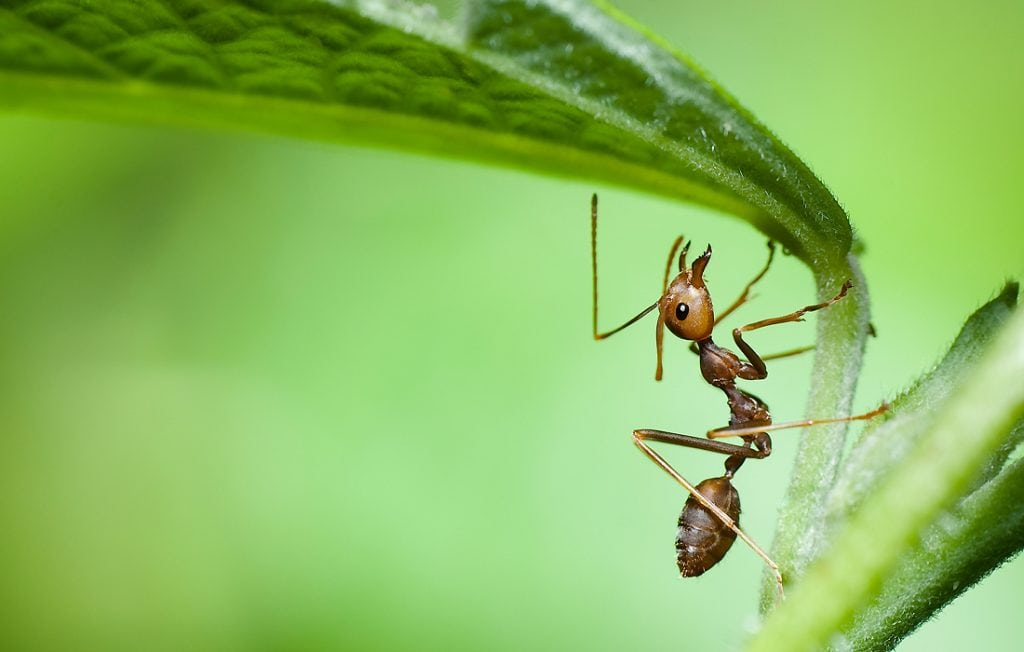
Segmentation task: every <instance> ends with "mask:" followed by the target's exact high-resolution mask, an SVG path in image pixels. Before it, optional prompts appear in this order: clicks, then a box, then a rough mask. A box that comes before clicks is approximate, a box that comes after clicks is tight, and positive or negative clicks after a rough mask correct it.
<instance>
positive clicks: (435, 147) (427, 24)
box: [0, 0, 851, 269]
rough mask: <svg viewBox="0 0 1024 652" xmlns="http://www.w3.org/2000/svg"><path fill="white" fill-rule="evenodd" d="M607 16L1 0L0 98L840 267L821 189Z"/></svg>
mask: <svg viewBox="0 0 1024 652" xmlns="http://www.w3.org/2000/svg"><path fill="white" fill-rule="evenodd" d="M606 10H608V11H611V10H610V9H608V8H606ZM613 13H614V12H613ZM623 20H624V19H623V17H622V16H619V15H617V14H615V15H610V14H608V13H605V12H602V11H601V10H599V9H597V8H595V7H593V6H591V5H588V4H585V3H583V2H577V1H561V2H559V1H555V0H552V1H550V2H523V1H521V0H516V1H510V2H504V1H500V0H499V1H493V2H492V1H486V0H485V1H482V2H477V3H473V4H470V5H469V9H468V18H467V20H466V21H465V29H464V30H463V31H460V30H458V29H456V28H455V27H454V26H452V25H450V24H447V23H444V22H442V21H439V20H438V19H436V17H434V16H433V15H432V13H431V10H430V8H429V7H425V6H417V5H412V4H386V3H382V2H372V1H368V2H363V3H347V4H345V3H342V4H329V3H327V2H317V1H315V0H285V1H282V2H270V1H249V2H240V1H234V2H223V1H220V0H140V1H138V2H131V3H117V2H111V3H92V2H86V1H84V0H4V2H3V3H2V6H0V106H4V107H6V108H8V109H15V110H21V111H25V110H33V111H46V112H51V113H57V114H62V115H72V116H75V117H81V116H88V117H94V118H103V119H113V120H125V119H128V120H134V121H145V122H154V123H167V124H185V125H196V126H204V127H219V128H223V127H232V128H246V129H258V130H265V131H271V132H277V133H284V134H288V135H294V136H301V137H306V138H316V139H322V140H332V141H354V142H371V143H380V144H384V145H389V146H401V147H409V148H413V149H422V150H428V151H432V152H437V153H441V154H450V155H457V156H471V157H474V158H483V159H490V160H495V161H497V162H500V163H504V164H511V165H516V166H522V167H529V168H533V169H537V170H541V171H546V172H555V173H559V174H565V175H572V176H586V177H590V178H596V179H601V180H604V181H608V182H613V183H617V184H623V185H629V186H633V187H637V188H640V189H644V190H647V191H653V192H657V193H661V194H665V195H670V196H674V197H682V198H685V199H688V200H692V201H696V202H699V203H703V204H706V205H708V206H711V207H714V208H717V209H720V210H724V211H727V212H730V213H734V214H737V215H740V216H742V217H744V218H745V219H748V220H750V221H752V222H753V223H754V224H756V225H757V226H758V227H759V228H761V229H762V230H763V231H765V232H766V233H769V234H770V235H772V237H774V238H776V239H778V240H779V241H781V242H782V243H783V244H784V245H785V246H787V247H789V248H790V249H791V250H793V251H794V252H795V253H797V254H798V255H800V256H801V257H803V258H804V259H805V260H807V261H808V262H809V263H811V264H812V266H814V267H815V268H816V269H820V268H821V267H822V266H823V265H825V264H826V262H828V261H836V260H839V261H842V259H843V258H844V257H845V255H846V253H847V252H848V250H849V248H850V242H851V236H850V228H849V224H848V223H847V220H846V216H845V215H844V213H843V211H842V209H841V208H840V207H839V205H838V204H837V203H836V201H835V200H834V199H833V198H832V196H831V194H829V192H828V190H827V189H825V188H824V186H823V185H822V184H821V183H820V182H819V181H818V180H817V179H816V178H815V177H814V175H813V174H812V173H811V172H810V171H809V170H808V169H807V167H806V166H805V165H803V163H802V162H800V160H799V159H797V157H796V156H795V155H793V153H792V152H790V151H789V150H788V149H787V148H785V146H783V145H782V144H781V143H779V142H778V140H777V139H776V138H775V137H774V136H772V135H771V134H770V133H769V132H768V131H767V130H766V129H764V128H763V127H762V126H761V125H760V124H758V123H757V122H756V121H755V120H754V119H753V118H752V117H751V116H750V115H749V114H748V113H747V112H745V111H744V110H743V109H741V108H740V107H739V106H738V105H737V104H736V103H735V102H734V101H733V100H732V99H731V98H729V97H728V96H727V95H725V93H724V92H722V91H721V89H719V88H717V87H716V86H715V85H714V84H713V83H711V82H710V81H708V80H707V79H706V78H705V77H704V76H703V75H702V74H701V73H700V72H699V71H698V70H696V68H694V67H693V66H692V65H690V64H689V62H687V61H686V60H685V59H683V58H682V57H681V56H679V55H677V54H675V53H673V52H671V51H670V50H668V49H666V48H665V47H664V44H659V43H656V42H652V41H650V40H647V39H645V38H644V37H643V35H641V34H638V33H636V32H634V31H633V30H632V29H631V27H630V26H628V25H626V24H624V23H623Z"/></svg>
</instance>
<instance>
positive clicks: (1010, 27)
mask: <svg viewBox="0 0 1024 652" xmlns="http://www.w3.org/2000/svg"><path fill="white" fill-rule="evenodd" d="M619 4H620V6H621V7H622V8H623V9H624V10H625V11H626V12H627V13H629V14H631V15H633V16H634V17H635V18H637V19H638V20H640V21H641V22H642V23H645V24H647V25H650V26H653V27H654V29H655V31H656V32H658V33H659V34H661V35H662V36H664V37H665V38H666V39H667V40H668V41H670V42H672V43H675V44H677V45H678V46H679V47H680V48H681V49H683V50H684V51H686V52H688V53H689V54H691V55H692V56H693V57H694V58H695V59H696V61H698V62H699V63H700V64H702V65H703V66H704V67H705V68H706V69H707V70H708V71H709V73H710V74H711V75H712V76H713V77H715V78H716V79H717V80H719V81H720V82H721V83H722V84H723V85H724V86H725V87H726V88H728V89H729V90H730V91H731V92H732V93H734V94H735V95H736V96H737V97H738V98H739V99H740V101H741V102H743V103H744V104H745V105H746V106H747V107H749V108H750V109H751V110H752V111H753V113H754V114H755V115H757V116H758V117H759V118H760V119H761V120H763V121H764V122H765V123H766V124H767V125H769V126H770V127H771V128H772V129H773V130H775V131H776V133H778V134H779V135H780V136H781V137H782V139H783V140H784V141H786V142H787V143H788V144H790V145H791V146H792V147H793V148H794V149H795V150H796V152H797V153H798V154H800V155H801V156H802V157H803V158H804V159H805V160H806V161H807V162H808V163H809V164H810V165H811V167H812V168H813V169H814V170H815V171H816V172H817V173H818V174H819V176H821V177H822V178H823V179H824V180H825V181H826V183H827V184H828V185H829V186H830V187H831V188H832V189H833V191H834V192H835V193H836V195H837V196H838V197H839V199H840V201H842V202H843V204H844V206H845V207H846V208H847V209H848V210H849V213H850V215H851V218H852V221H853V223H854V225H855V226H856V228H857V229H858V233H859V235H860V237H861V238H862V239H863V241H864V242H865V244H866V245H867V249H866V253H865V255H864V257H863V265H864V269H865V271H866V274H867V277H868V281H869V283H870V287H871V291H872V296H873V299H874V302H873V306H874V313H873V321H874V323H875V325H876V326H877V329H878V333H879V337H878V338H877V339H875V340H872V341H871V342H870V344H869V351H868V357H867V360H866V367H865V372H864V375H863V377H862V381H861V385H860V394H859V397H858V401H857V405H856V407H857V408H858V409H862V408H863V409H866V408H870V407H872V406H874V405H875V404H877V402H878V400H879V399H881V398H883V397H888V396H892V394H893V393H894V392H896V391H897V390H898V389H900V388H901V387H902V386H904V385H905V384H906V383H907V382H909V381H910V380H911V379H913V378H914V377H915V376H916V375H917V374H918V373H919V372H921V371H922V370H924V369H925V368H927V367H928V366H929V365H930V364H931V363H932V362H934V361H935V360H936V359H937V358H938V356H939V355H940V354H941V353H942V352H943V350H944V347H945V345H946V343H947V342H948V341H949V340H950V339H951V338H952V337H953V336H954V335H955V333H956V331H957V329H958V327H959V325H960V323H962V321H963V319H964V318H965V317H966V315H968V314H969V313H970V312H971V311H972V310H973V309H974V308H975V307H977V306H978V305H979V304H980V303H981V302H983V301H984V300H986V299H987V298H989V297H990V296H992V294H993V293H994V292H995V291H996V290H998V289H999V288H1000V287H1001V285H1002V283H1003V282H1004V280H1006V279H1007V278H1009V277H1018V278H1019V277H1021V276H1024V256H1022V255H1021V239H1022V236H1024V222H1022V219H1021V218H1022V214H1024V212H1022V208H1024V207H1022V203H1024V200H1022V193H1021V187H1022V185H1021V176H1022V174H1024V154H1022V151H1024V124H1022V122H1021V116H1022V115H1024V90H1022V88H1021V80H1022V79H1024V50H1022V49H1021V47H1020V38H1021V34H1024V5H1021V3H1019V2H1004V3H998V2H992V3H987V4H985V5H982V6H977V7H967V6H966V5H962V4H961V3H954V2H945V3H935V2H927V3H926V2H908V3H898V4H891V3H886V2H881V1H872V2H863V3H853V4H851V5H850V6H840V5H835V4H828V5H821V4H819V3H814V2H809V1H804V2H800V1H796V0H791V1H786V2H777V3H770V6H768V4H764V5H756V6H755V5H754V4H753V3H748V2H740V1H739V0H729V1H726V2H718V3H707V2H681V3H672V4H671V5H670V4H669V3H659V2H645V1H642V0H632V1H630V2H620V3H619ZM0 151H2V156H0V314H2V315H3V318H2V319H0V347H2V351H0V387H2V392H0V415H2V416H0V424H2V434H0V577H2V578H3V580H2V581H0V620H2V622H0V648H2V649H5V650H8V649H10V650H17V649H32V648H49V649H108V650H118V649H123V650H141V649H147V650H159V649H166V650H170V649H175V650H180V649H218V650H231V649H257V650H295V649H317V648H319V649H324V648H334V649H341V648H351V649H417V650H454V649H467V650H478V649H487V650H499V649H507V650H522V649H592V650H623V649H638V650H639V649H643V650H661V649H666V650H667V649H680V648H682V649H687V650H729V649H735V648H736V647H737V646H738V645H739V644H740V642H741V641H742V640H743V639H744V637H745V636H747V635H748V633H749V631H750V630H751V628H752V627H753V626H754V625H755V624H756V602H757V598H756V594H757V588H758V582H759V578H760V573H761V570H762V566H761V563H760V561H759V560H758V559H757V558H756V557H754V555H752V554H751V553H750V552H749V551H748V550H746V549H743V547H742V546H739V545H738V546H737V547H736V549H735V551H734V552H733V553H732V554H731V555H730V556H729V557H728V558H727V560H726V561H725V562H724V563H723V564H721V566H720V567H717V568H716V569H714V571H712V572H710V573H709V574H707V575H705V576H704V577H702V578H699V579H695V580H682V579H680V578H678V577H677V576H676V572H675V568H674V556H673V554H674V553H673V548H672V541H673V537H674V532H675V519H676V517H677V514H678V510H679V508H680V506H681V504H682V502H683V500H684V496H683V495H682V494H681V492H680V491H679V489H678V488H677V487H675V486H674V485H673V483H672V482H671V481H670V480H669V479H668V478H667V477H665V476H664V475H663V474H661V473H660V472H658V471H657V470H656V469H655V468H654V467H653V466H652V465H651V464H650V463H649V462H647V461H646V460H645V459H644V458H643V457H642V456H641V455H640V454H639V453H637V452H636V451H635V450H634V449H633V446H632V445H631V443H630V441H629V433H630V431H631V429H633V428H635V427H665V428H669V429H675V430H681V431H684V432H693V433H700V432H703V431H704V430H706V429H707V428H710V427H713V426H717V425H721V424H722V423H724V421H725V419H726V416H727V411H726V407H725V404H724V401H722V399H721V397H720V395H719V394H718V393H717V392H716V391H715V390H712V389H711V388H709V387H707V386H705V385H704V384H703V383H702V382H701V381H700V378H699V375H698V372H697V368H696V361H695V360H694V359H693V358H692V357H691V356H690V355H689V354H688V353H686V352H685V351H684V350H683V348H682V347H681V346H676V345H673V346H671V348H670V350H669V352H668V354H667V359H666V380H665V382H663V383H661V384H656V383H655V382H654V381H653V380H652V376H653V369H654V342H653V337H652V335H653V333H652V331H653V321H652V322H651V323H648V324H646V325H640V326H637V327H634V328H633V329H630V331H627V332H625V333H623V334H621V335H618V336H616V337H615V338H612V339H611V340H609V341H607V342H602V343H600V344H597V343H594V342H593V341H592V340H591V339H590V335H589V328H590V323H589V319H590V314H589V301H590V287H589V281H590V279H589V272H590V270H589V260H588V257H589V251H588V240H589V233H588V200H589V196H590V193H591V192H593V191H595V190H596V191H598V192H599V193H600V194H601V198H602V199H601V201H602V220H603V221H602V233H601V243H600V246H601V274H602V276H601V292H602V295H601V296H602V302H603V307H602V310H603V313H602V322H603V323H604V324H605V325H606V326H610V325H613V324H616V323H619V321H620V320H622V319H624V318H625V317H627V316H630V315H632V314H634V313H635V312H636V311H637V310H638V309H639V308H641V307H643V306H645V305H648V304H649V303H650V302H651V301H652V300H653V298H655V297H656V293H657V286H658V283H659V281H660V274H661V269H662V265H663V258H664V255H665V252H666V248H667V247H668V245H669V243H670V242H671V240H672V238H673V237H674V236H675V235H676V234H677V233H679V232H681V231H682V232H685V233H686V234H687V235H688V236H689V237H691V238H693V239H694V241H695V243H697V244H698V246H703V244H704V243H705V242H713V243H714V246H715V256H714V259H713V260H712V263H711V265H710V267H709V278H710V283H711V284H712V285H711V287H712V289H713V291H714V292H715V293H716V296H717V297H721V298H719V302H720V303H721V302H725V301H727V300H728V299H729V298H731V297H732V296H733V295H734V294H735V293H736V292H737V291H738V290H739V289H740V288H741V287H742V284H743V283H744V282H745V281H746V280H747V279H748V277H749V276H750V275H751V274H752V273H753V272H754V271H755V270H756V268H757V267H758V266H759V265H760V263H761V262H762V260H763V254H764V245H763V237H762V236H761V235H760V234H758V233H757V232H755V231H753V230H751V229H750V228H748V227H747V226H746V225H745V224H743V223H741V222H739V221H736V220H732V219H729V218H726V217H723V216H721V215H716V214H713V213H711V212H708V211H704V210H700V209H697V208H694V207H688V206H681V205H677V204H674V203H672V202H668V201H665V200H661V199H659V198H652V197H648V196H641V195H637V194H634V193H630V192H625V191H623V190H621V189H616V188H606V187H599V186H595V185H594V184H592V183H581V182H577V181H565V180H558V179H549V178H541V177H536V176H531V175H528V174H524V173H520V172H513V171H508V170H502V169H492V168H486V167H481V166H477V165H475V164H471V163H465V162H452V161H442V160H434V159H429V158H423V157H418V156H411V155H407V154H403V153H394V152H380V151H372V150H368V149H356V148H346V147H335V146H328V145H321V144H316V143H308V142H300V141H291V140H285V139H278V138H273V137H266V136H256V135H246V134H214V133H200V132H189V131H180V130H163V129H154V128H142V127H129V126H110V125H97V124H89V123H76V122H72V121H51V120H48V119H43V118H39V117H24V116H11V115H3V116H0ZM758 294H759V296H758V299H757V301H756V302H755V303H754V304H753V305H751V306H749V307H747V308H745V309H744V311H743V312H742V314H741V316H740V317H739V318H740V319H748V320H749V319H755V318H760V317H764V316H768V315H773V314H777V313H779V312H782V311H788V310H790V309H792V308H795V307H797V306H799V305H803V304H804V303H806V302H807V301H808V300H810V299H811V298H812V284H811V280H810V277H809V274H808V273H807V272H806V270H805V269H804V268H803V267H802V266H801V265H800V264H799V263H798V262H796V261H795V260H793V259H791V258H782V259H781V260H780V261H779V262H778V264H777V266H776V267H775V269H773V271H772V272H771V274H770V275H769V277H768V278H767V280H766V281H765V283H764V285H763V287H762V289H760V290H759V292H758ZM780 330H781V332H776V333H770V332H767V331H765V332H764V334H763V335H762V334H760V333H759V334H758V337H757V338H756V343H755V346H757V347H758V348H759V349H760V350H763V351H770V350H773V349H776V348H782V347H785V346H789V345H792V344H802V343H806V342H809V341H810V340H811V339H812V338H813V325H811V324H808V325H803V326H800V325H797V326H792V327H789V328H786V327H783V328H781V329H780ZM810 364H811V359H810V357H809V356H808V357H805V359H800V360H791V361H779V362H777V363H775V365H774V366H773V367H772V376H771V378H770V379H769V380H768V381H766V382H765V383H763V384H760V385H758V386H757V388H756V391H757V393H758V394H759V395H761V396H763V397H764V398H765V399H766V400H767V401H768V402H769V403H770V404H771V405H772V408H773V413H774V414H775V416H776V418H777V419H784V420H787V419H791V418H797V417H800V416H802V415H803V403H804V398H805V394H806V389H807V376H808V371H809V368H810ZM820 416H828V415H820ZM794 441H795V437H794V438H793V439H790V438H789V437H788V436H787V435H780V436H779V437H777V438H776V450H777V454H776V455H774V456H773V457H772V458H771V460H770V461H768V462H765V463H762V464H748V465H747V466H746V467H745V468H744V471H743V473H742V474H741V475H740V476H739V479H738V483H737V484H738V487H739V489H740V491H741V493H742V495H743V501H744V509H745V514H744V523H745V525H746V527H747V529H748V531H749V532H751V533H752V534H753V536H754V537H755V538H757V539H759V540H761V541H764V542H769V541H770V539H771V536H772V534H773V529H774V518H775V508H776V505H777V504H778V502H779V500H780V499H781V497H782V495H783V492H784V490H785V485H786V482H787V478H788V470H789V466H790V464H791V461H792V453H793V443H794ZM670 454H671V459H673V460H674V461H676V462H678V464H679V465H680V467H681V468H682V469H683V470H684V471H685V472H687V473H688V475H689V476H690V477H691V478H692V479H695V480H699V479H701V478H702V477H706V476H709V475H711V474H715V473H717V472H718V470H719V469H720V468H721V459H719V458H717V456H713V455H704V454H701V453H697V452H693V451H683V452H677V451H670ZM1022 586H1024V563H1022V562H1021V561H1019V560H1018V561H1017V562H1015V563H1012V564H1009V565H1007V566H1006V567H1004V568H1002V569H1000V570H999V571H998V572H997V573H996V574H995V575H993V576H992V577H991V578H989V579H988V580H986V581H985V582H984V583H983V584H982V585H981V586H980V587H978V588H976V589H974V590H972V591H971V592H970V593H969V594H967V595H966V596H965V597H964V598H962V599H961V600H959V601H958V602H957V603H956V604H954V605H953V606H951V607H950V608H948V609H947V610H945V611H944V612H943V613H942V614H941V616H940V617H939V618H938V619H937V620H935V621H933V622H931V623H929V624H927V625H926V626H925V627H923V628H922V629H921V630H920V631H919V632H918V633H917V634H915V635H914V636H913V637H912V638H911V639H910V640H908V642H906V643H905V644H904V646H903V647H902V648H901V649H904V650H935V649H959V648H961V647H968V646H970V647H972V648H975V649H986V650H1002V649H1013V648H1014V647H1015V646H1014V645H1013V644H1012V642H1011V639H1010V636H1011V632H1012V628H1013V626H1014V623H1015V622H1016V620H1015V619H1016V618H1018V614H1019V612H1020V610H1021V608H1024V591H1022V588H1021V587H1022Z"/></svg>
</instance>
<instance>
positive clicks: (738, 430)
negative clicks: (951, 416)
mask: <svg viewBox="0 0 1024 652" xmlns="http://www.w3.org/2000/svg"><path fill="white" fill-rule="evenodd" d="M888 410H889V404H888V403H886V402H883V403H882V404H881V405H879V406H878V407H877V408H875V409H874V410H871V411H870V412H865V413H864V414H855V415H852V416H848V417H839V418H836V419H802V420H800V421H787V422H785V423H770V424H765V423H764V422H763V421H747V422H745V423H737V424H736V425H733V426H725V427H723V428H715V429H714V430H709V431H708V438H709V439H720V438H722V437H749V436H751V435H756V434H758V433H762V432H770V431H773V430H786V429H789V428H807V427H809V426H818V425H822V424H826V423H846V422H849V421H867V420H868V419H873V418H875V417H877V416H878V415H880V414H884V413H885V412H887V411H888Z"/></svg>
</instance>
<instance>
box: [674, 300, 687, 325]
mask: <svg viewBox="0 0 1024 652" xmlns="http://www.w3.org/2000/svg"><path fill="white" fill-rule="evenodd" d="M688 314H690V306H688V305H686V304H685V303H680V304H679V305H678V306H676V319H678V320H679V321H683V320H684V319H686V316H687V315H688Z"/></svg>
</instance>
